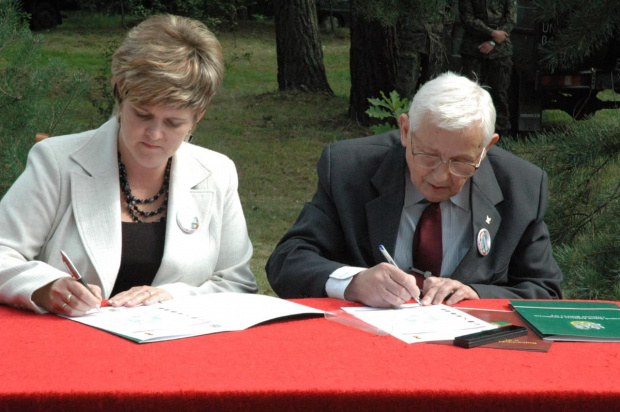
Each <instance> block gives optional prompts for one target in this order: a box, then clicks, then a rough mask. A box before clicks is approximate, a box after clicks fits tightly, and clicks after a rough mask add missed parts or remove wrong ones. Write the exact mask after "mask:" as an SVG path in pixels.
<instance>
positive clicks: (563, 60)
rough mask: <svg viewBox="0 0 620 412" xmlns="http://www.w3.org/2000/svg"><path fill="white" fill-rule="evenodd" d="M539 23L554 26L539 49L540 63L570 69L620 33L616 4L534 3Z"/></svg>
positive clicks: (604, 0)
mask: <svg viewBox="0 0 620 412" xmlns="http://www.w3.org/2000/svg"><path fill="white" fill-rule="evenodd" d="M533 3H534V4H535V5H536V7H537V8H538V9H539V20H540V21H552V22H554V26H555V27H554V35H553V36H552V37H551V39H550V41H549V42H548V43H546V44H544V45H542V46H540V50H541V55H542V56H544V57H543V59H542V63H543V64H544V65H545V66H547V67H548V68H549V69H551V70H555V69H560V70H562V69H569V68H572V67H574V66H576V65H579V64H580V63H581V62H583V61H585V59H587V58H588V57H590V56H593V55H595V54H596V53H597V52H598V51H599V50H601V48H602V47H604V46H605V45H606V44H607V42H608V41H609V40H610V39H612V38H614V36H618V32H619V31H620V7H619V4H618V0H596V1H582V0H562V1H557V0H534V1H533Z"/></svg>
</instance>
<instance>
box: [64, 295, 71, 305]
mask: <svg viewBox="0 0 620 412" xmlns="http://www.w3.org/2000/svg"><path fill="white" fill-rule="evenodd" d="M71 296H72V295H71V293H69V294H68V295H67V297H66V298H65V302H67V303H69V302H71Z"/></svg>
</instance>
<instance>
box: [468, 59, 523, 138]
mask: <svg viewBox="0 0 620 412" xmlns="http://www.w3.org/2000/svg"><path fill="white" fill-rule="evenodd" d="M461 62H462V64H463V74H464V75H465V76H467V77H469V78H470V79H472V80H477V81H478V82H479V83H480V84H482V85H485V86H488V87H489V89H490V90H489V92H490V93H491V97H492V98H493V104H494V105H495V110H496V112H497V120H496V122H495V130H499V131H505V132H507V131H510V130H511V126H510V108H509V105H508V99H509V97H508V89H509V88H510V77H511V76H512V57H502V58H499V59H479V58H477V57H473V56H462V58H461Z"/></svg>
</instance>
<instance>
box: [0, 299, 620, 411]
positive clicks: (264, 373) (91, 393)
mask: <svg viewBox="0 0 620 412" xmlns="http://www.w3.org/2000/svg"><path fill="white" fill-rule="evenodd" d="M295 301H296V302H298V303H302V304H306V305H308V306H313V307H317V308H320V309H324V310H336V309H337V308H339V307H340V306H343V305H350V304H347V302H343V301H338V300H335V299H327V298H326V299H298V300H295ZM456 306H457V307H458V306H467V307H479V308H490V309H507V300H479V301H469V302H463V303H461V304H459V305H456ZM0 328H1V331H2V332H1V335H0V336H1V338H0V353H1V354H2V355H1V360H0V410H1V411H31V410H45V411H62V412H67V411H106V412H110V411H114V412H118V411H129V410H132V411H133V410H148V411H160V410H161V411H177V412H182V411H183V412H185V411H190V412H191V411H205V410H210V411H211V410H222V411H246V410H253V411H262V410H264V411H377V410H384V411H393V410H394V411H395V410H415V411H441V410H458V411H469V410H471V411H474V410H475V411H485V410H489V411H491V410H492V411H498V410H504V411H524V410H527V411H529V410H552V411H553V412H559V411H580V412H583V411H611V410H619V408H620V344H618V343H577V342H555V343H554V344H553V346H552V347H551V349H550V350H549V352H546V353H544V352H526V351H510V350H500V349H489V348H474V349H463V348H458V347H454V346H448V345H438V344H432V343H419V344H412V345H407V344H405V343H403V342H401V341H399V340H397V339H396V338H394V337H392V336H377V335H373V334H371V333H368V332H365V331H362V330H359V329H356V328H352V327H350V326H347V325H343V324H341V323H338V322H333V321H330V320H326V319H324V318H312V319H302V320H292V321H280V322H276V323H270V324H266V325H259V326H256V327H253V328H250V329H248V330H245V331H242V332H230V333H221V334H215V335H206V336H199V337H194V338H187V339H180V340H175V341H166V342H158V343H148V344H142V345H140V344H137V343H134V342H131V341H128V340H125V339H123V338H120V337H117V336H114V335H112V334H108V333H106V332H103V331H100V330H97V329H94V328H91V327H88V326H85V325H82V324H79V323H76V322H71V321H69V320H66V319H62V318H60V317H57V316H54V315H36V314H33V313H30V312H24V311H20V310H17V309H13V308H8V307H0Z"/></svg>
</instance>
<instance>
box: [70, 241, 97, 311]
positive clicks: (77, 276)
mask: <svg viewBox="0 0 620 412" xmlns="http://www.w3.org/2000/svg"><path fill="white" fill-rule="evenodd" d="M60 256H61V257H62V261H63V262H64V263H65V265H66V266H67V268H68V269H69V273H70V274H71V277H72V278H73V279H75V280H77V281H78V282H80V283H81V284H82V285H84V287H85V288H86V289H88V291H89V292H90V293H92V294H93V296H94V297H95V298H97V299H99V298H98V297H97V295H95V292H93V290H92V289H91V288H90V287H89V286H88V285H87V284H86V282H84V278H83V277H82V275H80V272H78V271H77V269H76V268H75V266H74V265H73V262H71V259H69V256H67V254H66V253H65V252H63V251H62V250H61V251H60ZM97 310H99V311H101V309H100V308H99V307H98V306H97Z"/></svg>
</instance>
